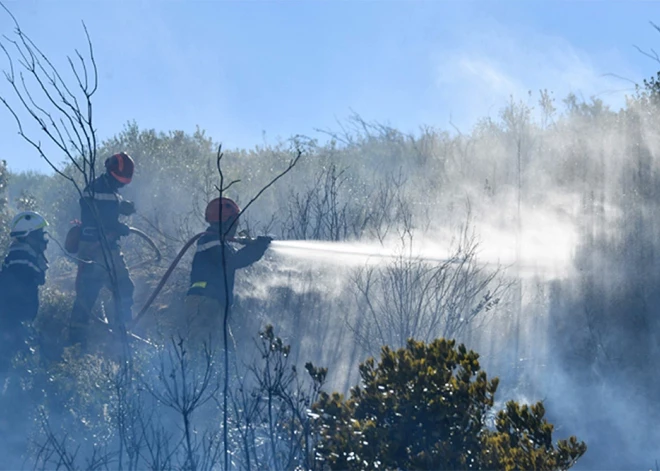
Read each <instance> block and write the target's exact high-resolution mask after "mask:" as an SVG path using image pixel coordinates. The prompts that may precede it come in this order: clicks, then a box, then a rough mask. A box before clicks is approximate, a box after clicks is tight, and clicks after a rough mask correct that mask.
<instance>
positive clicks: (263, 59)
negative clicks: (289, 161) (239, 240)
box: [0, 0, 660, 171]
mask: <svg viewBox="0 0 660 471" xmlns="http://www.w3.org/2000/svg"><path fill="white" fill-rule="evenodd" d="M5 5H6V6H7V7H8V8H9V9H10V10H11V11H12V13H14V15H15V16H16V17H17V19H18V20H19V22H20V23H21V26H22V28H23V30H24V31H25V32H26V33H27V34H29V35H30V36H31V37H32V39H33V40H34V41H35V42H36V43H37V45H39V46H40V47H41V48H42V49H43V50H44V52H46V54H47V55H48V56H49V57H51V58H53V60H54V61H55V63H56V64H57V65H59V66H64V65H65V62H64V61H65V57H66V55H67V54H71V53H72V52H73V50H74V48H76V47H78V48H84V46H85V43H84V41H85V39H84V34H83V30H82V26H81V20H84V21H85V23H86V24H87V27H88V28H89V31H90V33H91V36H92V41H93V43H94V48H95V54H96V58H97V62H98V67H99V71H100V88H99V91H98V93H97V95H96V96H95V101H94V111H95V123H96V127H97V129H98V134H99V136H100V137H101V138H105V137H108V136H111V135H113V134H115V133H116V132H118V131H120V130H121V128H122V127H123V126H124V124H125V123H126V122H127V121H129V120H135V121H136V122H137V123H138V124H139V125H140V126H142V127H147V128H155V129H157V130H163V131H167V130H173V129H183V130H185V131H193V130H194V129H195V127H196V126H197V125H199V126H200V127H201V128H203V129H206V131H207V133H208V134H209V135H210V136H212V137H213V138H215V139H216V140H220V141H222V142H223V143H224V145H225V146H226V147H230V148H233V147H251V146H253V145H255V144H260V143H262V142H263V139H264V133H265V139H266V140H267V141H269V142H275V141H276V140H277V139H278V138H286V137H289V136H291V135H292V134H298V133H299V134H306V135H312V136H314V135H316V134H315V132H314V128H333V129H336V128H337V124H336V123H337V120H342V119H345V118H346V117H347V116H348V115H349V114H350V112H351V109H353V110H355V111H356V112H358V113H360V114H361V115H362V116H363V117H364V118H365V119H367V120H378V121H381V122H384V123H389V124H391V125H393V126H396V127H398V128H400V129H402V130H404V131H411V132H412V131H415V130H416V129H418V127H419V126H420V125H423V124H426V125H433V126H438V127H442V128H446V127H448V126H449V121H450V119H451V120H452V122H453V123H454V124H456V125H457V126H459V127H460V128H462V129H466V130H467V129H469V128H470V126H471V125H472V124H474V122H475V121H476V120H477V119H478V118H480V117H483V116H488V115H490V116H494V117H495V116H497V113H498V110H499V109H500V108H501V107H502V106H503V105H504V104H505V102H506V101H507V99H508V97H509V95H511V94H513V95H515V96H516V97H519V98H522V99H524V98H525V96H526V91H527V90H530V89H531V90H534V91H536V90H538V89H541V88H547V89H549V90H551V91H553V92H554V96H555V97H556V98H557V99H558V100H559V99H561V98H563V97H564V96H566V94H568V93H569V92H571V91H572V92H575V93H578V94H581V95H582V96H585V97H589V96H591V95H598V96H599V97H600V98H602V99H604V100H605V101H606V102H608V103H610V104H612V105H613V106H615V107H618V106H620V105H621V104H622V102H623V93H624V90H626V89H628V90H629V89H630V87H631V85H630V83H628V82H625V81H622V80H620V79H616V78H614V77H612V76H607V75H606V74H618V75H621V76H625V77H628V78H630V79H633V80H641V79H642V78H644V77H646V76H649V75H654V74H655V72H656V70H658V68H659V67H660V64H656V63H654V62H653V61H652V60H650V59H648V58H646V57H644V56H642V55H641V54H640V53H639V52H637V51H636V50H635V49H634V47H633V45H638V46H640V47H642V48H649V49H650V48H654V47H658V45H659V44H660V33H658V32H657V31H655V30H654V29H653V28H652V27H651V26H650V24H649V21H654V22H657V23H660V2H633V1H619V2H610V1H496V0H491V1H481V2H478V1H473V2H470V1H413V0H411V1H403V0H400V1H385V0H381V1H320V0H319V1H314V0H304V1H303V0H301V1H267V2H261V1H221V0H216V1H169V0H168V1H165V0H145V1H138V0H130V1H128V0H124V1H122V0H115V1H103V0H92V1H66V0H64V1H54V0H51V1H31V0H19V1H6V2H5ZM0 27H2V31H3V32H4V33H5V34H9V33H11V31H12V23H11V21H10V19H9V18H8V16H7V15H6V14H5V13H4V12H2V14H0ZM658 48H659V49H660V47H658ZM0 66H2V67H3V68H6V60H5V58H4V57H0ZM0 94H2V96H6V97H8V98H11V97H12V95H11V90H10V89H9V88H8V86H7V84H6V83H5V82H4V81H0ZM23 116H24V117H25V118H26V119H27V117H26V116H25V115H23ZM0 139H1V140H2V143H3V145H4V146H5V152H4V157H3V158H5V159H6V160H7V161H8V164H9V167H10V168H11V169H12V170H16V171H19V170H26V169H34V170H40V171H47V170H48V169H47V167H46V165H45V164H44V162H43V161H41V160H40V158H39V157H38V156H37V155H36V153H35V151H34V150H33V149H32V148H31V147H29V145H28V144H26V143H25V142H23V141H22V140H21V139H20V138H19V137H18V136H17V134H16V126H15V123H14V121H13V120H12V118H11V116H10V115H9V113H8V112H7V111H6V110H5V109H4V108H3V109H0ZM51 150H52V149H50V148H49V151H51ZM53 155H57V154H53ZM55 160H60V159H59V158H57V157H55Z"/></svg>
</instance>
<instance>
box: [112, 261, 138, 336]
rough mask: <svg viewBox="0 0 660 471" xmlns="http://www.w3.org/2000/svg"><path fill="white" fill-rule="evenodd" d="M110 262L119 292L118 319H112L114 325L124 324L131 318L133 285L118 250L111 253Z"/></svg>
mask: <svg viewBox="0 0 660 471" xmlns="http://www.w3.org/2000/svg"><path fill="white" fill-rule="evenodd" d="M112 260H113V264H114V268H115V276H116V278H115V279H116V280H117V289H118V291H119V293H118V295H119V315H120V316H121V318H120V319H113V321H114V322H115V323H119V324H126V323H127V322H128V321H130V320H131V319H132V318H133V313H132V307H133V293H134V291H135V285H134V284H133V280H131V276H130V274H129V272H128V267H127V266H126V261H125V260H124V255H123V254H122V253H121V252H120V251H119V250H113V251H112Z"/></svg>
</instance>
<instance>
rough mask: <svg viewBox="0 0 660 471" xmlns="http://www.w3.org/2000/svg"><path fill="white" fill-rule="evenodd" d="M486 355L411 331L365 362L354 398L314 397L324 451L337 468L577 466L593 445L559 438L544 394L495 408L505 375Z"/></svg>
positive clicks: (320, 447)
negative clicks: (484, 361) (482, 361)
mask: <svg viewBox="0 0 660 471" xmlns="http://www.w3.org/2000/svg"><path fill="white" fill-rule="evenodd" d="M478 358H479V355H478V354H477V353H475V352H473V351H468V350H467V349H466V348H465V346H464V345H459V346H458V347H455V341H453V340H444V339H437V340H435V341H433V342H432V343H430V344H425V343H423V342H418V341H415V340H409V341H408V344H407V347H406V348H402V349H400V350H397V351H393V350H391V349H390V348H388V347H383V349H382V351H381V359H380V363H378V364H376V362H375V360H374V359H373V358H370V359H369V360H367V361H366V362H365V363H363V364H361V365H360V375H361V378H362V386H357V387H355V388H353V389H352V390H351V393H350V398H349V399H346V398H344V396H343V395H341V394H337V393H333V394H332V395H328V394H326V393H322V394H321V396H320V399H319V401H318V402H317V403H316V404H314V406H313V412H314V413H315V414H317V415H318V420H317V430H318V431H319V435H320V441H319V444H318V446H317V459H321V460H324V461H326V462H327V464H328V465H329V467H330V469H428V470H455V469H502V470H513V469H535V470H555V469H567V468H570V467H571V466H572V465H573V464H575V462H576V461H577V459H578V458H579V457H580V456H582V455H583V454H584V453H585V451H586V445H585V444H584V443H583V442H578V441H577V439H576V438H575V437H571V438H570V439H569V440H568V441H563V440H562V441H559V442H558V443H557V444H556V446H555V445H553V443H552V430H553V426H552V425H551V424H549V423H548V422H547V421H546V419H545V418H544V413H545V410H544V408H543V405H542V404H541V403H537V404H535V405H532V406H527V405H519V404H517V403H515V402H513V401H511V402H508V403H507V404H506V407H505V409H504V410H502V411H499V412H498V413H497V417H496V420H495V424H494V427H489V426H488V423H487V422H488V417H489V414H490V412H491V410H492V408H493V406H494V401H495V392H496V390H497V386H498V383H499V381H498V379H497V378H495V379H492V380H488V378H487V376H486V373H485V372H483V371H481V368H480V365H479V361H478Z"/></svg>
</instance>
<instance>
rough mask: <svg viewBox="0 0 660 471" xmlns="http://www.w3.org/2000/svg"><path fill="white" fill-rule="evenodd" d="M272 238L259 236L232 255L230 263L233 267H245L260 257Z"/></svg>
mask: <svg viewBox="0 0 660 471" xmlns="http://www.w3.org/2000/svg"><path fill="white" fill-rule="evenodd" d="M272 240H273V239H272V238H271V237H267V236H259V237H257V238H256V239H255V241H254V242H252V243H250V244H248V245H246V246H245V247H243V248H242V249H240V250H238V251H237V252H236V253H234V255H233V261H232V262H233V263H232V265H233V266H234V267H235V268H245V267H247V266H249V265H252V264H253V263H254V262H256V261H258V260H260V259H261V257H263V256H264V253H266V250H267V249H268V246H269V245H270V243H271V241H272Z"/></svg>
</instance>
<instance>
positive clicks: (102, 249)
mask: <svg viewBox="0 0 660 471" xmlns="http://www.w3.org/2000/svg"><path fill="white" fill-rule="evenodd" d="M105 169H106V171H105V173H104V174H103V175H101V176H100V177H98V178H96V179H95V180H93V181H92V182H91V183H90V184H89V185H88V186H87V187H85V189H84V191H83V195H82V198H80V216H81V217H80V219H81V223H82V224H81V226H80V242H79V245H78V252H77V253H78V258H80V260H81V261H80V262H79V263H78V274H77V277H76V300H75V302H74V305H73V312H72V314H71V328H70V342H71V343H72V344H75V343H81V344H82V345H83V347H85V345H86V336H87V333H88V329H89V326H90V322H91V321H92V318H91V315H92V314H91V312H92V309H93V308H94V304H95V303H96V299H97V297H98V295H99V292H100V291H101V288H103V287H104V286H105V287H107V288H108V289H110V290H111V291H113V299H114V300H115V304H117V305H116V306H115V310H114V313H113V314H114V315H113V317H112V319H109V320H110V322H111V323H112V324H113V325H114V326H115V327H118V328H119V329H120V330H123V329H124V328H125V327H124V326H125V324H126V322H128V321H129V320H131V318H132V310H131V309H132V306H133V291H134V285H133V281H132V280H131V277H130V275H129V272H128V268H127V267H126V262H125V260H124V256H123V254H122V252H121V250H120V245H119V241H120V238H121V237H124V236H127V235H128V234H129V233H130V228H129V226H127V225H126V224H124V223H122V222H120V221H119V216H120V215H123V216H130V215H131V214H133V213H135V205H134V204H133V203H132V202H130V201H126V200H124V199H123V198H122V197H121V195H120V194H119V192H118V190H119V189H120V188H122V187H124V186H125V185H127V184H129V183H130V182H131V180H132V178H133V171H134V169H135V162H134V161H133V159H132V158H131V157H130V156H129V155H128V154H127V153H125V152H120V153H118V154H115V155H113V156H111V157H109V158H108V159H106V161H105ZM113 285H114V286H113ZM115 290H116V291H115Z"/></svg>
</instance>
